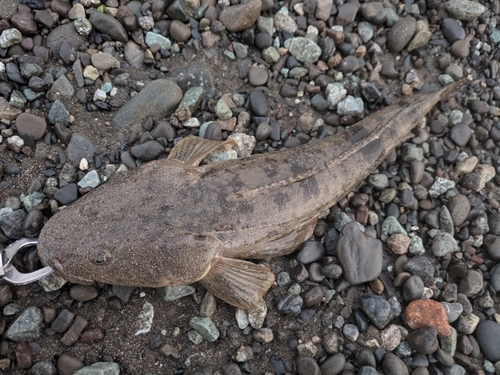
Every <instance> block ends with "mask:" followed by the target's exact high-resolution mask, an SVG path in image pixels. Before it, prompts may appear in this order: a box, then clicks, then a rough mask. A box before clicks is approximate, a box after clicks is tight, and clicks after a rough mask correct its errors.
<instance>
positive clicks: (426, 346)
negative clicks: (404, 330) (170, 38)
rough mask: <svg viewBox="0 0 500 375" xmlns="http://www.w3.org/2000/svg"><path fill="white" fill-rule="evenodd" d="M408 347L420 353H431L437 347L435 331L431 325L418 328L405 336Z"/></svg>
mask: <svg viewBox="0 0 500 375" xmlns="http://www.w3.org/2000/svg"><path fill="white" fill-rule="evenodd" d="M406 340H407V341H408V344H409V346H410V348H412V349H413V350H416V351H417V352H418V353H420V354H425V355H427V354H432V353H434V352H435V351H436V350H437V349H438V348H439V343H438V340H437V332H436V330H435V329H434V328H432V327H426V328H419V329H416V330H414V331H412V332H410V333H409V334H408V336H407V337H406Z"/></svg>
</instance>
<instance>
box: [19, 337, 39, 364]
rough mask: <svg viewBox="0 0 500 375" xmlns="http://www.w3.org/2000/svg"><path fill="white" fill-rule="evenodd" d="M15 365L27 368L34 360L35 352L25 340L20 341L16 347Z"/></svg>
mask: <svg viewBox="0 0 500 375" xmlns="http://www.w3.org/2000/svg"><path fill="white" fill-rule="evenodd" d="M16 362H17V366H18V367H19V368H22V369H28V368H30V367H31V366H33V362H35V353H33V349H31V346H29V344H28V343H27V342H21V343H20V344H19V345H18V346H17V348H16Z"/></svg>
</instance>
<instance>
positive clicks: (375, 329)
mask: <svg viewBox="0 0 500 375" xmlns="http://www.w3.org/2000/svg"><path fill="white" fill-rule="evenodd" d="M499 15H500V2H499V1H498V0H493V1H489V2H477V1H468V0H448V1H446V2H445V1H441V0H427V1H418V2H415V3H412V2H411V1H405V2H401V3H400V2H397V1H396V0H393V1H384V2H363V3H356V2H347V3H343V1H335V2H332V0H305V1H303V2H301V1H300V0H292V1H290V2H279V3H278V2H272V1H270V0H249V1H247V2H245V3H243V4H238V3H237V1H234V2H230V1H227V0H220V1H219V2H215V0H202V1H201V3H200V1H199V0H175V1H173V2H172V0H168V1H163V0H152V1H144V2H140V1H130V2H126V1H124V2H123V3H119V2H118V1H117V0H107V1H105V2H103V3H101V1H100V0H81V1H80V2H77V1H75V2H74V3H68V2H65V1H63V0H54V1H52V2H47V1H43V0H20V3H18V2H17V1H15V0H0V249H1V248H2V247H6V246H8V245H9V244H11V243H12V242H14V241H15V240H16V239H18V238H22V237H36V236H37V235H38V234H39V232H40V230H41V228H42V227H43V225H44V224H45V223H46V222H47V221H48V220H50V218H51V216H52V215H54V214H56V213H57V211H58V210H60V209H61V208H62V207H63V206H67V208H65V209H71V204H72V203H73V202H74V201H76V200H77V199H78V198H79V197H81V196H83V195H85V194H87V193H88V192H90V191H91V190H93V189H97V191H96V194H98V190H99V187H98V186H99V185H101V184H105V183H106V181H108V180H109V179H114V178H121V177H120V176H122V175H124V174H126V173H127V171H129V170H131V169H134V168H138V167H140V165H141V164H143V163H146V162H148V161H151V160H155V159H159V158H165V157H167V156H168V154H169V152H170V151H171V150H172V148H173V147H174V145H175V144H176V143H177V142H179V141H180V140H181V139H183V138H185V137H186V136H188V135H199V136H201V137H204V138H208V139H213V140H223V139H227V138H228V137H230V136H231V137H235V136H236V137H237V138H239V139H243V140H244V144H243V146H242V148H240V149H239V151H238V152H239V156H240V157H241V156H242V155H245V154H250V153H254V154H258V153H267V152H278V151H279V150H282V149H286V148H293V147H300V145H301V144H304V143H307V142H313V141H315V140H317V139H321V138H324V137H327V136H331V135H334V134H336V133H339V132H342V131H343V130H344V129H345V128H346V127H348V126H350V125H353V124H354V123H356V122H357V121H358V120H360V119H362V118H364V117H366V116H367V115H369V114H371V113H374V112H376V111H377V110H379V109H381V108H383V107H385V106H387V105H389V104H391V103H394V102H397V101H398V99H399V98H401V97H410V98H411V97H412V96H413V95H415V94H417V93H420V92H428V91H431V90H435V89H436V88H439V87H441V86H446V85H448V84H450V83H452V82H455V81H458V80H460V79H466V80H467V81H468V83H466V84H464V87H463V88H462V90H461V91H460V92H459V93H457V94H456V95H455V96H454V97H452V98H449V99H448V100H445V101H442V102H441V103H440V104H438V105H437V106H436V107H435V108H434V109H433V110H432V111H431V112H430V113H429V115H428V116H427V119H426V121H425V122H424V123H423V124H419V125H418V126H417V127H416V128H415V129H414V131H413V133H412V134H410V135H409V137H408V138H407V140H406V142H404V143H403V144H402V145H400V146H399V147H398V148H397V149H396V150H394V151H392V152H391V154H390V155H389V156H388V157H387V159H386V160H385V161H384V162H382V163H381V165H380V166H379V167H378V169H377V170H374V171H373V172H372V173H371V174H370V176H369V177H368V178H367V179H366V180H365V181H364V182H362V183H361V184H360V186H359V187H358V188H357V189H356V190H355V191H353V192H351V193H349V194H348V195H347V196H346V197H345V198H343V199H341V200H340V201H339V202H338V203H337V204H336V205H335V206H333V207H331V208H330V209H329V211H328V212H326V213H318V215H321V216H320V220H319V221H318V224H317V225H316V228H315V230H314V234H313V236H312V237H311V238H310V239H309V240H308V241H307V242H305V243H304V244H303V245H302V246H301V247H300V248H299V249H298V250H297V251H296V252H295V253H293V254H291V255H288V256H285V257H280V258H275V259H269V260H266V263H267V264H268V265H269V266H270V268H271V270H272V272H273V273H274V274H275V275H276V284H275V285H274V286H273V287H272V288H271V289H270V290H269V292H268V293H267V294H266V295H265V297H264V302H263V304H262V305H261V307H260V309H259V310H257V311H256V312H253V313H247V312H246V311H244V310H240V309H236V308H234V307H232V306H230V305H228V304H226V303H224V302H222V301H220V300H218V299H216V298H215V297H214V296H213V295H211V294H210V293H208V292H207V291H206V290H205V289H204V288H203V287H202V286H201V285H198V284H194V285H192V286H177V287H165V288H159V289H157V290H155V289H150V288H126V287H117V286H111V285H103V284H96V285H77V284H71V283H66V282H65V280H63V279H61V278H60V277H58V276H51V277H49V278H47V279H44V280H42V281H40V282H37V283H32V284H30V285H27V286H13V285H8V284H5V283H2V284H0V307H1V308H2V313H1V316H0V333H1V334H2V338H1V341H0V372H1V373H5V374H24V373H30V374H73V373H78V374H118V373H122V374H179V375H180V374H199V375H201V374H218V375H230V374H231V375H237V374H242V373H244V374H281V375H282V374H301V375H306V374H307V375H309V374H321V375H334V374H343V375H348V374H363V375H366V374H389V375H392V374H394V375H396V374H398V375H400V374H403V375H404V374H410V373H411V374H417V375H425V374H453V375H455V374H456V375H460V374H476V375H480V374H497V375H498V374H500V324H499V323H500V304H499V298H498V296H497V292H499V291H500V267H498V263H499V261H500V238H499V235H500V212H499V207H500V188H499V186H498V182H499V180H498V177H497V176H496V171H497V169H498V165H499V164H500V158H499V153H500V148H499V146H500V144H499V142H500V121H499V118H500V75H499V74H498V65H499V64H498V59H499V58H500V52H499V49H498V45H499V42H500V29H499V28H497V27H499V26H498V25H497V21H498V17H499ZM166 78H168V79H170V80H166ZM174 82H175V83H174ZM180 104H181V105H180ZM237 155H238V153H237V152H234V151H232V152H225V153H222V154H221V153H219V154H213V155H211V156H210V157H209V158H208V159H207V160H206V162H214V161H216V160H219V159H221V158H234V157H236V156H237ZM332 183H342V182H338V181H332ZM169 193H170V192H169V191H165V192H164V194H169ZM125 203H126V202H125ZM289 204H290V205H300V204H301V202H293V201H291V202H289ZM187 209H189V208H187ZM132 213H133V212H132ZM126 214H127V212H124V215H126ZM272 214H273V213H272V212H269V215H272ZM355 222H357V223H355ZM155 224H156V225H161V223H155ZM363 232H364V233H363ZM78 235H79V233H74V236H78ZM95 236H106V230H105V229H103V230H102V231H99V232H98V233H95ZM14 263H15V265H16V267H18V268H19V269H20V270H23V271H26V272H28V271H32V270H34V269H36V268H39V267H40V264H39V261H38V258H37V254H36V249H34V248H30V249H28V250H26V251H23V253H22V254H19V256H18V257H17V258H16V259H15V261H14ZM362 265H364V266H362Z"/></svg>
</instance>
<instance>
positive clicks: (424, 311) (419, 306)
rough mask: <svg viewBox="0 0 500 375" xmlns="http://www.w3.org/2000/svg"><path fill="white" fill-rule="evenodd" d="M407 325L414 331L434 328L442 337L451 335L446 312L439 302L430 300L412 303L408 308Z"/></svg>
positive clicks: (419, 300)
mask: <svg viewBox="0 0 500 375" xmlns="http://www.w3.org/2000/svg"><path fill="white" fill-rule="evenodd" d="M406 324H408V326H409V327H410V328H412V329H419V328H425V327H432V328H434V329H435V330H436V331H437V333H438V335H440V336H449V335H450V334H451V328H450V325H449V324H448V319H447V318H446V311H445V310H444V307H443V305H441V304H440V303H439V302H437V301H432V300H428V299H418V300H415V301H412V302H411V303H410V304H409V305H408V307H407V308H406Z"/></svg>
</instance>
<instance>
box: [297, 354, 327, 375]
mask: <svg viewBox="0 0 500 375" xmlns="http://www.w3.org/2000/svg"><path fill="white" fill-rule="evenodd" d="M296 366H297V374H298V375H322V373H321V370H320V368H319V366H318V364H317V363H316V361H315V360H314V358H311V357H305V356H300V357H298V358H297V361H296Z"/></svg>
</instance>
